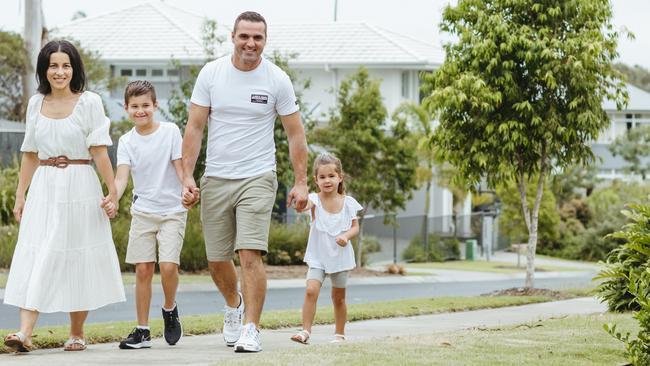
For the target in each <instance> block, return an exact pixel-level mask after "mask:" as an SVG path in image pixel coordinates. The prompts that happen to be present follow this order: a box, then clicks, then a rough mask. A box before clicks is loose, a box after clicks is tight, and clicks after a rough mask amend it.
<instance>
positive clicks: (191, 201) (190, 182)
mask: <svg viewBox="0 0 650 366" xmlns="http://www.w3.org/2000/svg"><path fill="white" fill-rule="evenodd" d="M200 198H201V193H200V189H199V188H198V187H197V186H196V182H195V181H194V177H191V176H190V177H186V178H185V179H184V180H183V207H185V208H187V209H190V208H192V207H194V206H195V205H196V204H197V203H198V202H199V199H200Z"/></svg>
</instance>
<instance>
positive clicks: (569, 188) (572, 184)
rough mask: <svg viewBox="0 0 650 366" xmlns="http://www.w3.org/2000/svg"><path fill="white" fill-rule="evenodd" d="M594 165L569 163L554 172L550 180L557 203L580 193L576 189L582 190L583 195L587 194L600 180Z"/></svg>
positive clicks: (589, 193) (580, 193)
mask: <svg viewBox="0 0 650 366" xmlns="http://www.w3.org/2000/svg"><path fill="white" fill-rule="evenodd" d="M597 173H598V171H597V169H596V167H595V166H593V165H588V166H581V165H571V166H568V167H566V168H564V170H563V171H561V172H555V173H554V174H553V176H552V180H551V182H550V183H551V190H552V191H553V194H554V195H555V197H556V198H557V201H558V203H559V204H562V203H564V202H567V201H569V200H571V199H573V198H576V197H578V196H580V195H582V192H576V190H577V189H582V190H584V195H586V196H589V195H591V192H593V190H594V189H595V188H596V185H597V184H598V183H599V182H600V178H598V177H597V176H596V175H597Z"/></svg>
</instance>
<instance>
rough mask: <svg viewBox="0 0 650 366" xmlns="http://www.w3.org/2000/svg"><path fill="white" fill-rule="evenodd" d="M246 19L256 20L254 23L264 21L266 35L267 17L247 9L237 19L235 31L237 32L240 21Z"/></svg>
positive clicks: (233, 29)
mask: <svg viewBox="0 0 650 366" xmlns="http://www.w3.org/2000/svg"><path fill="white" fill-rule="evenodd" d="M242 20H246V21H249V22H254V23H264V34H265V35H266V28H267V25H266V19H264V17H263V16H262V15H260V13H257V12H254V11H245V12H243V13H241V14H239V16H238V17H237V19H235V25H234V26H233V28H232V31H233V33H237V24H239V22H240V21H242Z"/></svg>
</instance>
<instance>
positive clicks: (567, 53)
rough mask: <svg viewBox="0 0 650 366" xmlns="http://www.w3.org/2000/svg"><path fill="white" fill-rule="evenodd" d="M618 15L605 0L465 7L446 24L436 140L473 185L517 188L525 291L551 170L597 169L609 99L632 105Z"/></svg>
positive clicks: (432, 96)
mask: <svg viewBox="0 0 650 366" xmlns="http://www.w3.org/2000/svg"><path fill="white" fill-rule="evenodd" d="M611 18H612V10H611V6H610V3H609V1H607V0H459V1H458V4H457V6H455V7H452V6H448V7H447V8H446V9H445V10H444V13H443V19H442V22H441V25H440V27H441V30H442V31H445V32H448V33H450V34H451V35H452V36H454V37H455V40H454V41H452V42H450V43H448V44H446V45H445V50H446V59H445V62H444V63H443V65H442V66H441V67H440V68H439V69H438V70H437V71H436V72H435V73H434V74H432V75H423V79H424V82H423V90H424V91H425V93H428V94H429V96H428V97H426V98H425V106H426V107H428V108H429V110H430V111H432V113H434V115H436V116H438V119H439V121H440V126H439V128H437V129H436V132H435V134H434V137H433V138H432V140H431V143H432V144H434V145H435V146H438V147H439V148H440V149H439V150H438V152H439V154H440V157H441V158H443V159H444V160H446V161H449V162H450V163H451V164H453V165H454V166H455V167H457V169H458V175H459V176H461V177H463V178H464V179H466V181H467V182H468V183H469V184H472V185H475V184H477V183H478V182H479V181H481V179H486V181H487V182H488V184H489V185H490V186H493V187H495V186H498V185H499V184H503V183H507V182H511V181H512V182H515V184H516V185H517V187H518V190H519V195H520V202H521V205H522V212H523V216H524V220H525V223H526V227H527V229H528V233H529V235H528V253H527V270H526V286H527V287H533V286H534V273H535V262H534V261H535V251H536V246H537V238H538V229H537V228H538V222H539V210H540V206H541V203H542V193H543V192H544V183H545V181H546V179H547V177H548V175H549V172H551V170H552V169H553V168H554V166H555V167H558V168H560V169H562V168H564V167H567V166H570V165H573V164H576V163H579V164H586V163H589V162H590V161H591V160H592V159H593V153H592V151H591V147H590V141H592V140H595V138H596V137H597V136H598V133H599V132H600V131H601V130H603V129H604V128H606V127H607V126H608V125H609V119H608V117H607V114H606V113H605V111H604V110H603V108H602V105H601V103H602V101H603V100H604V99H606V98H607V99H610V100H614V101H615V102H616V103H617V106H618V107H619V108H621V107H622V105H623V104H624V103H625V102H626V100H627V93H626V91H625V89H624V87H625V85H624V83H623V82H622V81H620V80H619V79H620V77H621V76H622V74H621V73H620V72H619V71H617V70H616V69H615V68H614V64H613V60H614V59H616V57H617V55H618V54H617V52H616V44H617V38H618V33H617V32H616V31H615V30H614V26H613V25H612V23H611ZM533 178H536V179H537V180H536V182H535V185H536V190H535V199H534V200H533V201H532V202H533V206H532V208H531V206H530V205H529V200H528V194H529V193H528V189H527V185H528V183H529V182H530V181H531V180H532V179H533Z"/></svg>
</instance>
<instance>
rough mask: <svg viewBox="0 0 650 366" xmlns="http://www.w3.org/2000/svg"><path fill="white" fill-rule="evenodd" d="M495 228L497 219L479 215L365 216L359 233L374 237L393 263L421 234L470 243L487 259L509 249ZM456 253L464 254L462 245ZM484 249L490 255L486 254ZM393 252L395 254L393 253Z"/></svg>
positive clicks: (506, 240)
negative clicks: (472, 240) (361, 231)
mask: <svg viewBox="0 0 650 366" xmlns="http://www.w3.org/2000/svg"><path fill="white" fill-rule="evenodd" d="M387 218H388V220H386V219H387ZM393 223H394V224H393ZM498 225H499V222H498V219H494V217H493V216H490V215H486V214H485V213H483V212H476V213H472V214H470V215H457V216H452V215H450V216H438V217H428V218H427V217H426V216H425V215H414V216H397V217H387V216H386V215H367V216H366V217H365V218H364V221H363V231H364V235H371V236H374V237H377V238H378V239H379V242H380V243H381V245H382V251H383V252H386V253H392V256H393V257H397V259H400V258H401V252H402V251H403V250H404V249H405V248H406V247H407V246H408V243H409V242H410V241H411V240H413V238H415V237H423V236H424V233H425V232H428V233H429V235H435V236H438V237H440V238H456V239H458V240H459V241H460V242H461V243H464V242H465V241H466V240H468V239H474V240H476V243H477V245H478V248H477V249H478V251H479V254H480V255H481V256H486V255H487V256H488V257H489V255H491V254H492V253H494V251H497V250H501V249H505V248H507V247H509V246H510V241H509V239H508V238H506V237H502V236H500V235H499V230H498ZM487 241H489V243H487ZM396 248H398V249H396ZM460 249H461V252H464V247H463V244H461V248H460ZM488 249H490V253H487V250H488ZM395 251H397V252H398V253H393V252H395ZM384 256H385V255H384Z"/></svg>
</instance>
